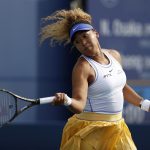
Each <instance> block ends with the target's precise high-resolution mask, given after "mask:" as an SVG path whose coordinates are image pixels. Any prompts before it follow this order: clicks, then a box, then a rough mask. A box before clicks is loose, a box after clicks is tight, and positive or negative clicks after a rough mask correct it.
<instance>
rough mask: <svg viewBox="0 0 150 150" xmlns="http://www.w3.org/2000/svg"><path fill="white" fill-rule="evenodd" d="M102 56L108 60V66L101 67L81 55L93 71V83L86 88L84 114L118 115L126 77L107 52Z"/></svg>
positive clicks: (122, 101)
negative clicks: (94, 76) (94, 75)
mask: <svg viewBox="0 0 150 150" xmlns="http://www.w3.org/2000/svg"><path fill="white" fill-rule="evenodd" d="M104 54H105V55H106V56H107V58H108V59H109V64H108V65H102V64H100V63H98V62H96V61H94V60H93V59H91V58H89V57H86V56H84V55H82V56H81V57H84V58H85V59H86V60H87V61H88V62H89V64H90V65H91V66H92V68H93V69H94V71H95V74H96V78H95V81H94V82H93V83H92V84H91V85H89V87H88V95H87V102H86V106H85V108H84V112H96V113H104V114H115V113H119V112H121V111H122V109H123V103H124V97H123V91H122V90H123V87H124V86H125V84H126V75H125V73H124V71H123V69H122V66H121V65H120V64H119V62H118V61H117V60H116V59H115V58H114V57H113V56H111V55H110V54H109V53H108V52H104Z"/></svg>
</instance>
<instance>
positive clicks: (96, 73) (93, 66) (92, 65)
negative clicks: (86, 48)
mask: <svg viewBox="0 0 150 150" xmlns="http://www.w3.org/2000/svg"><path fill="white" fill-rule="evenodd" d="M80 57H83V58H84V59H85V60H86V61H87V62H88V63H89V64H90V65H91V67H92V68H93V69H94V71H95V77H96V78H95V79H97V76H98V70H97V67H96V64H95V62H94V61H93V60H92V59H91V58H89V57H87V56H85V55H81V56H80Z"/></svg>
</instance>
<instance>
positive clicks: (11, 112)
mask: <svg viewBox="0 0 150 150" xmlns="http://www.w3.org/2000/svg"><path fill="white" fill-rule="evenodd" d="M54 98H55V97H54V96H51V97H45V98H39V99H29V98H25V97H21V96H19V95H16V94H14V93H12V92H10V91H8V90H5V89H0V126H1V127H2V126H4V125H6V124H8V123H9V122H11V121H12V120H14V119H15V118H16V117H17V116H18V115H19V114H20V113H22V112H23V111H25V110H27V109H28V108H31V107H32V106H35V105H39V104H46V103H52V102H53V100H54ZM19 100H20V101H25V102H28V104H25V105H23V106H21V108H19V104H18V102H19Z"/></svg>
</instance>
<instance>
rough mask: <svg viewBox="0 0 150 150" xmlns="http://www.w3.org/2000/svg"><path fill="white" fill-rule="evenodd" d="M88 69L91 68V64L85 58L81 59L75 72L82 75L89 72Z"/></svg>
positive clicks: (75, 66)
mask: <svg viewBox="0 0 150 150" xmlns="http://www.w3.org/2000/svg"><path fill="white" fill-rule="evenodd" d="M88 68H90V64H89V63H88V62H87V61H86V60H85V59H84V58H83V57H79V58H78V60H77V62H76V64H75V65H74V68H73V70H74V71H79V72H80V73H81V72H85V71H87V70H88Z"/></svg>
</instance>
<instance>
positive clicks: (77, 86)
mask: <svg viewBox="0 0 150 150" xmlns="http://www.w3.org/2000/svg"><path fill="white" fill-rule="evenodd" d="M87 79H88V74H87V73H86V70H85V67H84V66H82V67H81V66H80V67H76V68H75V69H74V70H73V73H72V97H73V98H74V99H76V100H79V101H82V102H83V103H84V104H85V102H86V99H87V92H88V80H87Z"/></svg>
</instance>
